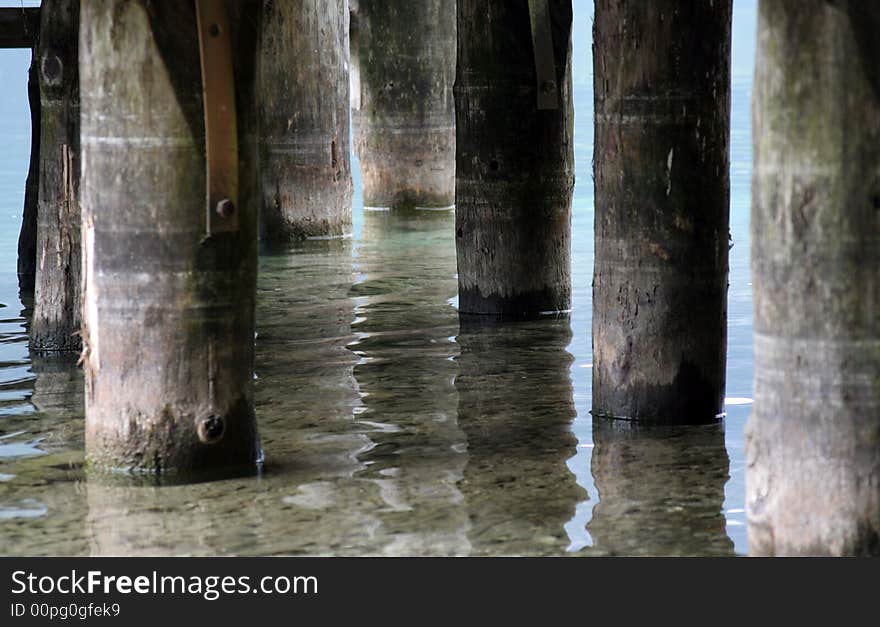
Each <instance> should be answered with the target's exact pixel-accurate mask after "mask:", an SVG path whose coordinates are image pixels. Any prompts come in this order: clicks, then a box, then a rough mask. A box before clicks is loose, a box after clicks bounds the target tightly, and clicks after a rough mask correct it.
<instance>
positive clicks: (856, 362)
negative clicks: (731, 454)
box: [746, 0, 880, 555]
mask: <svg viewBox="0 0 880 627" xmlns="http://www.w3.org/2000/svg"><path fill="white" fill-rule="evenodd" d="M759 6H760V8H759V15H758V43H757V70H756V73H755V85H754V100H753V128H752V133H753V142H754V169H753V178H752V215H751V238H752V244H751V245H752V250H751V252H752V283H753V286H754V288H753V289H754V307H755V322H754V325H755V407H754V410H753V412H752V415H751V417H750V419H749V422H748V425H747V429H746V459H747V466H746V508H747V516H748V534H749V552H750V553H751V554H753V555H880V487H878V486H880V315H878V305H880V65H878V63H877V60H878V58H880V57H878V51H880V47H878V43H877V41H878V40H877V32H878V31H880V6H877V5H875V4H874V3H867V2H865V3H857V2H850V3H830V2H821V1H819V0H809V1H808V2H795V1H794V0H785V1H777V2H766V1H765V2H761V3H760V5H759Z"/></svg>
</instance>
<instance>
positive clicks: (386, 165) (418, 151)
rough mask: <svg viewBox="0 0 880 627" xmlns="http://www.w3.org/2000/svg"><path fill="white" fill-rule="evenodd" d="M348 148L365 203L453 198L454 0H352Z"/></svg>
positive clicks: (431, 203)
mask: <svg viewBox="0 0 880 627" xmlns="http://www.w3.org/2000/svg"><path fill="white" fill-rule="evenodd" d="M352 8H353V13H352V24H353V26H352V29H353V31H354V32H356V33H357V36H356V37H355V39H354V41H353V43H354V46H353V48H352V56H353V57H356V60H355V63H356V64H357V66H358V68H359V72H358V75H359V81H356V84H357V85H359V86H360V92H359V93H356V94H354V95H353V99H352V102H353V105H354V106H353V111H352V114H353V120H354V123H355V148H356V151H357V155H358V159H359V160H360V165H361V176H362V178H363V187H364V205H366V206H367V207H383V208H384V207H394V208H413V207H425V208H436V207H450V206H452V205H453V204H454V202H455V130H454V104H453V100H452V84H453V81H454V80H455V0H420V1H419V2H412V1H411V0H359V1H358V2H357V3H356V5H355V6H353V7H352Z"/></svg>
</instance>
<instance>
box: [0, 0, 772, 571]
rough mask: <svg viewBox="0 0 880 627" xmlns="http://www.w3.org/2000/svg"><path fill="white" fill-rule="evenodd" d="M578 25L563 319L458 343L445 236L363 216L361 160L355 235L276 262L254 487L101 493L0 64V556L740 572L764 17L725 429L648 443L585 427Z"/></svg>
mask: <svg viewBox="0 0 880 627" xmlns="http://www.w3.org/2000/svg"><path fill="white" fill-rule="evenodd" d="M3 4H5V5H6V6H10V4H9V3H3ZM12 4H13V5H14V4H15V3H12ZM28 4H32V3H28ZM574 4H575V18H576V24H575V33H574V37H575V46H574V50H575V57H574V65H573V71H574V81H575V106H576V133H575V139H576V146H575V150H576V159H577V185H576V187H575V195H574V210H573V224H572V229H573V238H572V240H573V248H572V263H573V288H574V289H573V301H574V302H573V311H572V314H571V317H570V319H567V320H545V321H541V322H532V323H520V324H510V325H506V326H503V327H496V328H489V329H485V328H483V329H480V328H462V327H460V325H459V321H458V315H457V312H456V310H455V308H454V304H455V295H456V280H455V271H456V268H455V245H454V237H453V222H454V216H453V215H452V214H451V213H450V212H421V213H416V214H412V215H396V214H390V213H383V212H371V211H367V212H365V211H364V210H363V203H362V200H361V194H360V181H359V180H358V176H357V162H356V160H355V162H354V164H353V165H354V169H355V171H356V174H355V206H354V229H353V235H352V237H351V238H350V239H346V240H341V241H339V240H337V241H308V242H305V243H303V244H300V245H296V246H293V247H291V248H290V249H289V250H287V251H284V252H282V253H279V252H273V253H271V254H269V253H266V254H263V255H262V257H261V268H260V269H261V274H260V278H259V284H258V290H259V294H258V311H257V330H258V338H257V353H256V373H257V376H258V379H257V381H256V397H257V416H258V420H259V426H260V432H261V436H262V441H263V448H264V450H265V453H266V458H267V462H266V467H265V470H264V472H263V474H262V475H261V476H260V477H252V478H244V479H231V480H223V481H214V482H208V483H199V484H196V485H188V486H163V487H134V486H123V485H108V484H107V483H106V482H105V481H102V480H100V479H99V478H97V477H92V476H87V475H86V474H85V473H84V472H83V470H82V461H83V407H82V403H83V394H82V377H81V374H80V372H79V370H78V369H76V367H75V365H73V364H71V363H70V361H69V360H67V361H59V360H57V359H56V360H52V359H48V360H47V359H38V358H35V357H33V356H31V355H29V352H28V343H27V329H26V325H27V309H26V306H25V304H23V303H22V301H21V300H20V299H19V296H18V286H17V277H16V242H17V237H18V230H19V225H20V220H21V217H20V216H21V206H22V199H23V190H24V181H25V177H26V172H27V165H28V153H29V141H30V128H29V124H30V123H29V114H28V110H27V94H26V80H27V67H28V63H29V57H30V53H29V52H25V51H10V50H0V81H2V83H3V85H4V87H5V89H4V90H3V92H2V93H0V137H2V139H3V142H2V150H0V227H2V228H0V303H2V305H0V554H4V555H14V554H15V555H18V554H22V555H46V554H48V555H69V554H73V555H82V554H86V555H88V554H93V555H106V554H114V555H117V554H123V555H169V554H170V555H221V554H241V555H264V554H320V555H324V554H343V555H509V554H517V555H519V554H526V555H567V554H568V555H608V554H624V555H635V554H664V555H679V554H688V555H691V554H697V555H732V554H734V553H736V554H744V553H746V552H747V545H746V534H745V515H744V513H743V508H744V502H745V492H744V465H745V462H744V453H743V429H744V425H745V421H746V418H747V416H748V413H749V410H750V405H749V403H750V397H751V390H752V323H751V320H752V305H751V284H750V278H749V267H748V259H749V247H748V214H749V179H750V169H751V139H750V132H751V131H750V127H749V102H750V91H751V75H752V65H753V62H754V59H753V57H754V31H755V2H754V0H735V3H734V4H735V6H734V9H735V11H734V57H733V100H732V105H733V106H732V134H731V232H732V236H733V241H734V247H733V249H732V250H731V257H730V291H729V336H728V374H727V396H728V405H727V407H726V410H727V418H726V420H725V422H724V423H723V424H722V425H718V426H708V427H705V426H704V427H692V428H678V427H675V428H651V429H648V428H644V429H637V430H633V429H615V428H613V427H610V426H608V425H599V424H597V425H596V426H594V425H593V423H592V420H591V417H590V413H589V410H590V401H591V398H590V382H591V373H590V365H591V349H590V323H591V302H590V297H591V294H590V292H591V287H590V285H591V280H592V260H593V184H592V178H591V160H592V138H593V126H592V89H591V84H590V83H591V80H592V77H591V74H592V61H591V58H590V39H591V37H590V29H591V20H592V5H591V3H590V2H589V1H581V0H575V3H574Z"/></svg>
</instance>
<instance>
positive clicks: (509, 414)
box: [455, 320, 585, 554]
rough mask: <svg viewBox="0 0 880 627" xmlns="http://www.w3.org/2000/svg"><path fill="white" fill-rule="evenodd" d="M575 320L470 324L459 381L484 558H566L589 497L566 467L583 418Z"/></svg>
mask: <svg viewBox="0 0 880 627" xmlns="http://www.w3.org/2000/svg"><path fill="white" fill-rule="evenodd" d="M570 340H571V328H570V326H569V323H568V321H567V320H543V321H539V322H534V323H528V324H515V325H509V326H480V325H479V324H477V325H474V326H470V325H468V324H466V323H463V326H462V329H461V331H460V333H459V335H458V337H457V338H456V341H457V342H458V344H459V346H460V348H461V354H460V355H459V357H458V359H457V362H458V367H459V374H458V376H457V377H456V379H455V391H456V392H457V393H458V424H459V427H460V428H461V429H462V431H464V433H465V436H466V438H467V459H468V462H467V466H466V467H465V469H464V478H463V480H462V482H461V484H460V489H461V492H462V494H464V498H465V501H466V503H467V511H468V517H469V520H470V530H469V532H468V538H469V540H470V542H471V545H472V546H473V550H474V552H475V553H477V554H497V553H498V552H499V551H503V552H504V553H510V554H521V553H526V554H534V553H559V552H561V551H564V550H565V548H566V547H567V546H568V544H569V541H568V536H567V535H566V532H565V529H564V525H565V523H567V522H568V521H569V520H570V519H571V518H572V516H574V513H575V506H576V504H577V503H578V502H579V501H581V500H583V499H584V497H585V493H584V490H583V489H582V488H581V487H580V486H578V485H577V483H576V481H575V477H574V475H573V474H572V472H571V470H569V468H568V466H567V465H566V461H567V460H568V459H569V458H571V457H573V456H574V455H575V452H576V450H575V447H576V444H577V441H576V439H575V436H574V434H573V433H572V431H571V422H572V420H573V419H574V416H575V409H574V401H573V398H572V384H571V376H570V373H569V368H570V366H571V361H572V357H571V355H569V354H568V352H566V346H567V345H568V343H569V342H570Z"/></svg>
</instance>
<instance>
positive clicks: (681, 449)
mask: <svg viewBox="0 0 880 627" xmlns="http://www.w3.org/2000/svg"><path fill="white" fill-rule="evenodd" d="M728 468H729V461H728V457H727V450H726V449H725V447H724V428H723V426H722V425H706V426H696V427H661V426H648V425H641V426H640V425H638V424H636V423H633V422H629V421H623V420H605V419H601V418H594V419H593V458H592V473H593V480H594V481H595V484H596V490H597V491H598V493H599V503H598V504H597V505H596V506H595V507H594V508H593V517H592V520H591V521H590V523H589V524H588V525H587V528H588V530H589V532H590V535H591V536H592V537H593V542H594V547H595V550H596V551H597V552H599V553H603V554H612V555H615V554H616V555H707V554H710V555H731V554H732V553H733V543H732V542H731V540H730V538H728V536H727V533H726V527H725V518H724V514H723V503H724V485H725V483H726V482H727V479H728Z"/></svg>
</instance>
